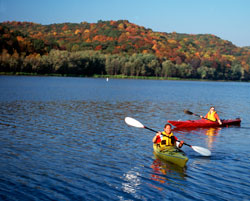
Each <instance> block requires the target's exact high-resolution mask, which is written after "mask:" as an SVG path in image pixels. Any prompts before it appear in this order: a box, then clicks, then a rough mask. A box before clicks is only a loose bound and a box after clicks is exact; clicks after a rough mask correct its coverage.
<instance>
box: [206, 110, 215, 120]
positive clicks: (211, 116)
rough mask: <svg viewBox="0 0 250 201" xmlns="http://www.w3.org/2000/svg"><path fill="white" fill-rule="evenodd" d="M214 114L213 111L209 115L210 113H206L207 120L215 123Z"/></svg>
mask: <svg viewBox="0 0 250 201" xmlns="http://www.w3.org/2000/svg"><path fill="white" fill-rule="evenodd" d="M215 114H216V111H214V112H212V113H210V112H208V113H207V119H209V120H211V121H216V118H215V116H214V115H215Z"/></svg>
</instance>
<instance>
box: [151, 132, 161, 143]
mask: <svg viewBox="0 0 250 201" xmlns="http://www.w3.org/2000/svg"><path fill="white" fill-rule="evenodd" d="M160 135H161V132H158V133H156V135H155V136H154V138H153V140H152V142H153V143H159V142H161V137H160Z"/></svg>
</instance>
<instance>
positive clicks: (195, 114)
mask: <svg viewBox="0 0 250 201" xmlns="http://www.w3.org/2000/svg"><path fill="white" fill-rule="evenodd" d="M186 114H187V113H186ZM192 115H194V116H197V117H201V116H200V115H198V114H195V113H193V112H192ZM202 119H206V120H208V121H212V122H216V121H213V120H211V119H207V118H205V117H202Z"/></svg>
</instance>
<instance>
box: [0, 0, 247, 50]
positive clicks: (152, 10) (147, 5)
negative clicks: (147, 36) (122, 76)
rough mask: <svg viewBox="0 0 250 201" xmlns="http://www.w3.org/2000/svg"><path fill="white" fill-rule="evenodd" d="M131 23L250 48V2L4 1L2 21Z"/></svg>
mask: <svg viewBox="0 0 250 201" xmlns="http://www.w3.org/2000/svg"><path fill="white" fill-rule="evenodd" d="M98 20H128V21H130V22H132V23H135V24H137V25H140V26H144V27H146V28H151V29H152V30H153V31H161V32H167V33H170V32H174V31H175V32H177V33H188V34H207V33H208V34H214V35H216V36H218V37H220V38H222V39H224V40H229V41H231V42H232V43H233V44H235V45H237V46H240V47H241V46H250V0H0V22H4V21H29V22H36V23H41V24H44V25H45V24H54V23H63V22H73V23H80V22H83V21H86V22H97V21H98Z"/></svg>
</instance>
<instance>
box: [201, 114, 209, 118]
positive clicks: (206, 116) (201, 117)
mask: <svg viewBox="0 0 250 201" xmlns="http://www.w3.org/2000/svg"><path fill="white" fill-rule="evenodd" d="M207 115H208V113H207V114H206V116H205V117H203V116H202V115H201V116H200V118H202V119H203V118H205V119H207Z"/></svg>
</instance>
